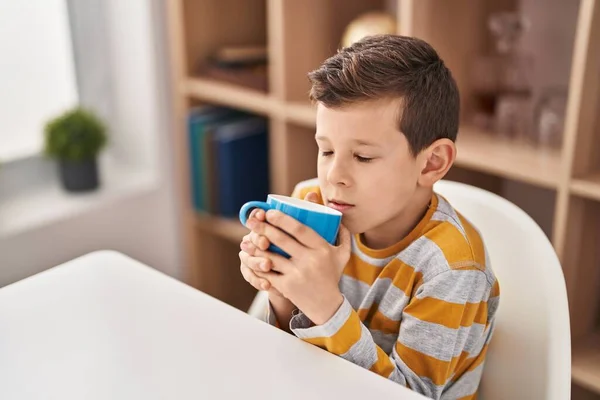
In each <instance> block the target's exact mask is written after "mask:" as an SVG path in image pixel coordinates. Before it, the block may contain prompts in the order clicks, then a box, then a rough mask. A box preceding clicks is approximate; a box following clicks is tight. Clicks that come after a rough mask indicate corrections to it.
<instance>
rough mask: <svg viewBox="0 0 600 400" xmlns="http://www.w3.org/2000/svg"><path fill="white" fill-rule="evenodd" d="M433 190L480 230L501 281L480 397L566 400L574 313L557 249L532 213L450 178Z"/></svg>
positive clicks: (485, 399)
mask: <svg viewBox="0 0 600 400" xmlns="http://www.w3.org/2000/svg"><path fill="white" fill-rule="evenodd" d="M435 191H436V192H437V193H438V194H440V195H442V196H443V197H444V198H446V200H448V201H449V202H450V204H452V206H453V207H454V208H455V209H456V210H457V211H458V212H459V213H461V214H462V215H463V216H464V217H465V218H466V219H467V220H469V221H470V222H471V223H472V224H473V225H474V226H475V227H476V228H477V229H478V230H479V232H480V234H481V236H482V237H483V241H484V243H485V245H486V247H487V251H488V252H489V258H490V261H491V264H492V269H493V270H494V272H495V274H496V277H497V279H498V282H499V284H500V303H499V307H498V312H497V322H496V331H495V333H494V337H493V338H492V342H491V344H490V348H489V351H488V355H487V359H486V364H485V367H484V373H483V378H482V382H481V386H480V391H479V398H481V399H484V400H495V399H552V400H554V399H556V400H564V399H569V398H570V395H571V336H570V325H569V324H570V322H569V309H568V302H567V291H566V286H565V281H564V276H563V272H562V269H561V265H560V262H559V260H558V258H557V256H556V253H555V252H554V248H553V247H552V244H551V243H550V241H549V240H548V238H547V237H546V235H545V234H544V232H543V231H542V230H541V229H540V227H539V226H538V225H537V224H536V223H535V221H533V220H532V219H531V217H529V215H527V214H526V213H525V212H524V211H523V210H521V209H520V208H518V207H517V206H516V205H514V204H513V203H511V202H509V201H508V200H506V199H504V198H502V197H500V196H498V195H495V194H493V193H490V192H488V191H485V190H483V189H480V188H476V187H473V186H470V185H466V184H462V183H457V182H451V181H440V182H438V183H437V184H436V186H435Z"/></svg>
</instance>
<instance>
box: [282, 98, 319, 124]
mask: <svg viewBox="0 0 600 400" xmlns="http://www.w3.org/2000/svg"><path fill="white" fill-rule="evenodd" d="M283 116H284V118H285V119H286V121H289V122H293V123H295V124H298V125H300V126H304V127H307V128H314V127H315V125H316V117H317V110H316V107H314V106H312V105H310V104H308V103H300V102H290V103H286V104H285V107H284V115H283Z"/></svg>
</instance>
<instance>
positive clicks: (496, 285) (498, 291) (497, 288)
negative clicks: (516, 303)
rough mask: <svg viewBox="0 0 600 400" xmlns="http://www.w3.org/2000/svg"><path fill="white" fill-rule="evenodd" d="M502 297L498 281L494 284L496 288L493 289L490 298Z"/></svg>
mask: <svg viewBox="0 0 600 400" xmlns="http://www.w3.org/2000/svg"><path fill="white" fill-rule="evenodd" d="M498 296H500V285H499V284H498V281H495V282H494V286H493V287H492V292H491V293H490V297H498Z"/></svg>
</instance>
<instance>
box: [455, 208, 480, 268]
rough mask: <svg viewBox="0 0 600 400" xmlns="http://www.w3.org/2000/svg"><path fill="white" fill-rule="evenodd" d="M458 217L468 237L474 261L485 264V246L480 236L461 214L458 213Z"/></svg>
mask: <svg viewBox="0 0 600 400" xmlns="http://www.w3.org/2000/svg"><path fill="white" fill-rule="evenodd" d="M458 218H459V219H460V223H461V225H462V226H463V229H464V230H465V232H466V233H467V238H469V243H470V244H471V250H472V251H473V259H474V261H475V262H476V263H477V264H479V265H485V248H484V246H483V241H482V240H481V236H480V235H479V233H478V232H477V231H476V230H475V228H474V227H473V225H471V224H470V223H469V221H467V220H466V219H465V218H464V217H463V216H462V215H460V214H458Z"/></svg>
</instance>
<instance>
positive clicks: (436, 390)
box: [389, 348, 444, 399]
mask: <svg viewBox="0 0 600 400" xmlns="http://www.w3.org/2000/svg"><path fill="white" fill-rule="evenodd" d="M392 357H393V359H394V362H395V363H396V370H395V371H394V372H393V373H392V374H391V375H390V377H389V379H391V380H393V381H395V382H399V383H402V384H403V385H406V383H408V384H409V385H410V387H411V389H412V390H413V391H415V392H417V393H422V394H423V395H425V396H427V397H430V398H434V399H436V398H439V394H440V393H441V392H442V390H443V388H444V386H438V385H436V384H434V383H433V382H432V381H431V379H429V378H427V377H420V376H418V375H417V374H415V373H414V372H413V370H412V369H410V368H408V366H407V365H406V364H405V363H404V360H402V358H400V355H399V354H398V352H397V351H396V348H394V349H393V350H392Z"/></svg>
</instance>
